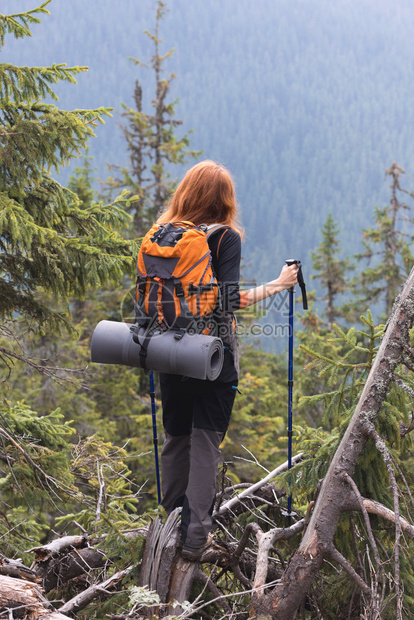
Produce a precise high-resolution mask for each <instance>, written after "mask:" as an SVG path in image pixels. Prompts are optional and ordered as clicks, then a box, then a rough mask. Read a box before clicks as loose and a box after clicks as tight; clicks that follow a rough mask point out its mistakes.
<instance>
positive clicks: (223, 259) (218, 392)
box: [158, 160, 297, 561]
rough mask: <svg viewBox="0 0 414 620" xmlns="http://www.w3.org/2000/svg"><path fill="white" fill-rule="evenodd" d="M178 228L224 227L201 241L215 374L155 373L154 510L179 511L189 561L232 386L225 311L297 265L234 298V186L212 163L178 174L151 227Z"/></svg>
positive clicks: (197, 553) (211, 495) (229, 317)
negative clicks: (218, 346)
mask: <svg viewBox="0 0 414 620" xmlns="http://www.w3.org/2000/svg"><path fill="white" fill-rule="evenodd" d="M178 221H190V222H192V223H193V224H195V225H200V224H207V225H209V224H222V225H223V226H224V227H223V228H221V229H220V228H218V230H216V231H215V232H214V234H212V235H211V236H209V238H208V243H209V247H210V251H211V255H212V266H213V270H214V273H215V275H216V278H217V280H218V283H219V286H220V289H221V298H222V303H221V305H222V310H221V311H220V313H217V315H216V316H215V321H216V324H217V328H218V332H217V333H218V335H219V336H220V337H221V339H222V340H223V344H224V364H223V369H222V371H221V374H220V375H219V377H218V378H217V379H216V380H215V381H208V380H205V381H203V380H200V379H191V378H187V377H185V378H183V377H181V376H178V375H171V374H160V385H161V396H162V407H163V425H164V430H165V441H164V445H163V448H162V454H161V468H162V491H163V500H162V505H163V507H164V508H165V510H166V511H167V513H170V512H172V510H174V508H177V507H178V506H182V513H181V529H182V541H183V547H182V551H181V554H182V556H183V557H184V558H185V559H187V560H192V561H197V560H199V559H200V557H201V555H202V553H203V551H204V549H205V548H206V547H207V546H208V544H209V543H210V538H209V533H210V530H211V528H212V512H213V507H214V501H215V496H216V475H217V466H218V463H219V459H220V450H219V446H220V444H221V442H222V441H223V438H224V436H225V433H226V431H227V429H228V426H229V422H230V416H231V411H232V407H233V403H234V398H235V394H236V390H237V384H238V354H237V340H236V335H235V333H234V328H233V324H234V322H233V318H234V317H233V312H234V311H235V310H239V309H241V308H246V307H247V306H251V305H253V304H256V303H257V302H259V301H262V300H263V299H266V298H267V297H270V296H271V295H275V294H276V293H279V292H280V291H283V290H285V289H288V288H290V287H292V286H294V285H295V284H296V282H297V278H296V274H297V266H296V265H292V266H290V267H288V266H286V265H285V266H284V267H283V269H282V271H281V273H280V275H279V277H278V278H277V279H276V280H272V281H271V282H268V283H267V284H264V285H262V286H258V287H256V288H252V289H250V290H248V291H243V292H240V290H239V280H240V260H241V236H242V230H241V228H240V226H239V224H238V210H237V204H236V197H235V190H234V184H233V180H232V178H231V175H230V173H229V172H228V171H227V170H226V168H224V167H223V166H221V165H219V164H217V163H215V162H213V161H208V160H207V161H202V162H200V163H198V164H196V165H195V166H193V167H192V168H191V169H190V170H189V171H188V172H187V173H186V175H185V176H184V178H183V180H182V181H181V183H180V184H179V185H178V187H177V189H176V191H175V193H174V195H173V197H172V199H171V201H170V203H169V204H168V205H167V207H166V209H165V211H164V212H163V213H162V215H161V217H160V218H159V219H158V223H165V222H178Z"/></svg>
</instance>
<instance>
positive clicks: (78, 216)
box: [0, 2, 136, 362]
mask: <svg viewBox="0 0 414 620" xmlns="http://www.w3.org/2000/svg"><path fill="white" fill-rule="evenodd" d="M47 4H48V2H45V3H43V4H42V5H41V6H40V7H39V8H37V9H34V10H32V11H29V12H26V13H17V14H15V15H11V16H5V15H0V45H3V44H4V40H5V37H6V36H7V35H8V36H10V35H12V36H15V37H16V38H23V37H25V36H28V35H30V34H31V33H30V27H31V26H32V25H33V24H35V23H38V22H39V21H40V20H39V15H42V14H47V13H48V11H47V10H46V8H45V7H46V6H47ZM85 70H86V68H85V67H70V68H69V67H66V65H52V66H50V67H16V66H13V65H11V64H7V63H5V64H1V65H0V144H1V149H0V299H1V301H0V317H1V319H2V320H3V321H5V320H10V319H11V318H13V319H16V317H21V318H22V319H24V320H25V322H26V323H27V324H30V329H32V330H35V331H43V332H45V331H47V330H50V329H52V330H56V329H59V328H61V327H63V326H65V327H66V328H68V329H70V319H69V306H68V301H69V299H70V298H71V297H72V296H76V297H78V298H82V297H83V296H84V295H85V293H86V291H87V290H88V288H89V287H95V288H99V287H101V286H103V285H104V284H105V283H106V282H108V281H110V280H111V279H114V278H116V277H119V276H120V275H121V274H124V273H125V272H131V270H132V269H133V259H132V256H133V255H134V254H135V251H136V249H135V247H134V244H133V243H131V242H127V241H126V240H125V239H124V238H123V237H122V236H121V235H120V233H118V232H117V230H116V229H117V228H118V229H119V228H120V227H122V226H123V227H125V225H126V222H127V221H128V219H129V216H128V214H127V213H126V211H125V207H126V206H127V205H128V201H127V199H126V194H125V193H124V194H123V195H121V196H120V197H118V198H117V199H116V200H115V201H114V202H113V203H112V204H103V203H92V204H89V205H88V206H85V205H84V204H83V203H82V202H81V200H80V199H79V198H78V197H77V196H76V194H75V193H73V192H72V191H70V190H69V189H67V188H64V187H62V186H61V185H60V183H58V182H57V181H56V180H55V179H54V178H53V177H52V173H53V170H54V169H55V170H58V169H59V168H60V166H62V165H65V164H66V163H67V162H68V161H69V160H70V159H71V158H72V157H74V156H77V155H79V154H80V153H81V151H82V149H84V148H85V146H86V143H87V140H88V139H89V138H90V137H91V136H93V135H94V133H93V131H94V127H95V126H96V125H97V124H98V123H103V117H104V116H108V115H110V110H109V109H108V108H98V109H96V110H72V111H66V110H61V109H59V108H58V107H57V106H56V105H55V104H52V103H46V102H45V101H44V99H45V97H48V98H52V99H55V100H56V99H57V97H56V95H55V93H54V90H53V86H54V85H55V84H57V83H58V82H59V81H62V80H63V81H69V82H72V83H75V81H76V80H75V76H76V75H77V74H78V73H79V72H81V71H85ZM39 291H43V292H45V293H47V294H50V295H52V297H53V298H54V300H55V302H56V307H55V308H52V307H51V306H50V305H49V303H48V302H47V301H45V300H44V298H43V297H42V296H41V295H39V294H38V293H39ZM2 335H3V336H5V335H6V332H5V331H4V330H2ZM3 361H6V362H7V352H6V351H5V350H4V349H3Z"/></svg>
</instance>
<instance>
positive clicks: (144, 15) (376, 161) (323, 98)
mask: <svg viewBox="0 0 414 620" xmlns="http://www.w3.org/2000/svg"><path fill="white" fill-rule="evenodd" d="M16 8H18V9H19V10H26V9H28V8H32V4H31V2H30V1H27V0H24V1H22V2H19V6H18V7H17V6H16V2H15V1H14V0H13V1H10V0H5V1H4V2H2V11H3V12H4V13H8V12H13V11H15V10H16ZM168 8H169V12H168V13H167V15H166V16H165V18H164V20H163V23H162V26H161V31H160V36H161V38H162V39H163V44H162V50H161V51H163V52H166V51H168V50H170V49H171V48H174V55H173V56H172V58H171V59H170V60H169V61H168V63H167V64H166V65H165V76H166V77H167V76H168V75H169V73H174V74H176V79H175V80H174V82H173V83H172V85H171V100H173V99H175V98H179V104H178V106H177V108H176V117H177V118H178V119H182V120H183V133H185V132H186V131H189V130H193V134H192V136H191V146H192V148H194V149H196V150H198V149H202V150H203V156H204V157H208V158H211V159H215V160H217V161H219V162H221V163H223V164H224V165H226V166H228V167H229V169H230V170H231V172H232V173H233V175H234V178H235V181H236V183H237V193H238V199H239V202H240V206H241V212H242V221H243V225H244V227H245V230H246V244H245V246H244V256H245V261H246V276H247V277H255V278H257V279H258V280H261V281H264V280H266V279H269V278H271V277H272V276H274V273H275V270H277V268H276V264H277V265H279V264H283V260H284V259H285V258H290V257H292V256H294V257H298V258H300V259H301V260H302V262H303V263H304V265H305V274H306V275H308V277H309V273H310V263H309V259H310V256H309V252H310V251H311V250H312V249H315V247H316V246H317V245H318V243H319V241H320V229H321V227H322V225H323V223H324V221H325V219H326V217H327V215H328V213H329V211H332V212H333V214H334V217H335V219H336V220H337V222H338V224H339V226H340V229H341V236H340V239H341V242H342V245H343V247H344V252H345V253H346V254H347V255H349V254H352V253H354V252H356V251H358V250H359V249H360V238H361V228H362V227H367V226H369V225H370V224H371V222H372V217H373V208H374V206H376V205H378V206H381V205H384V204H386V203H387V201H388V200H389V190H388V186H389V182H388V180H386V179H385V175H384V172H385V169H386V168H387V167H388V166H389V165H390V164H391V163H392V161H393V160H395V161H397V163H399V164H400V165H401V166H402V167H403V168H404V169H405V170H406V178H405V180H404V187H406V188H407V189H412V188H413V187H414V172H413V154H412V114H411V113H412V109H413V106H414V91H413V89H412V86H411V84H412V72H413V71H414V49H413V45H412V37H411V33H412V31H413V25H414V23H413V22H414V13H413V11H412V6H411V5H410V2H409V0H399V1H398V2H393V3H391V2H388V1H386V0H378V1H377V0H372V1H371V0H362V1H361V2H349V1H345V0H344V1H342V0H339V2H334V3H333V2H327V1H326V0H315V1H314V2H309V1H307V0H297V1H295V2H290V1H288V0H278V1H277V2H273V1H272V0H260V1H257V2H252V1H251V0H240V1H237V2H231V1H227V2H222V1H220V0H209V1H208V2H187V1H186V0H171V2H169V3H168ZM49 9H50V12H51V15H50V16H49V17H47V18H45V19H43V22H42V25H41V26H39V27H37V28H35V29H34V32H33V36H32V37H31V38H30V39H26V40H25V42H24V44H21V42H20V41H17V40H14V39H13V38H11V37H9V38H8V39H7V41H6V44H5V47H4V49H3V50H2V61H3V62H13V63H15V64H21V65H25V64H26V65H29V66H31V65H37V66H47V65H49V64H52V63H58V62H65V63H67V64H68V66H73V65H80V66H84V65H86V66H88V67H89V70H88V72H87V73H86V74H81V75H79V76H78V78H77V81H78V85H77V86H73V85H70V84H59V85H58V86H57V89H56V92H57V94H58V95H59V98H60V106H61V107H62V108H64V109H74V108H92V109H93V108H96V107H98V106H102V105H103V106H109V107H113V108H114V110H115V111H120V108H121V106H120V104H121V102H124V103H126V104H127V105H131V104H132V94H133V85H134V81H135V79H136V78H137V77H139V79H140V81H141V83H142V85H143V91H144V98H146V101H147V103H148V104H149V102H150V99H151V98H152V92H153V91H152V90H151V84H152V80H153V76H152V74H151V72H150V71H148V72H146V71H145V70H138V68H137V67H136V66H135V65H134V64H133V63H132V62H131V61H130V60H129V58H130V57H135V58H138V59H139V60H141V61H143V62H145V61H147V59H148V58H149V57H150V55H151V53H152V50H151V42H150V40H149V39H148V37H145V36H144V35H143V34H142V31H143V30H148V29H151V26H152V25H153V23H154V19H155V14H154V7H153V6H152V3H151V2H150V1H147V0H139V1H137V0H122V2H118V3H114V2H112V1H111V0H88V2H87V3H85V2H81V1H80V0H72V1H71V2H64V1H62V0H54V2H53V4H52V5H51V6H50V7H49ZM119 120H120V119H119V117H118V116H117V114H116V112H115V113H114V117H113V118H112V119H107V120H106V125H105V127H100V128H99V130H98V131H97V132H96V133H97V137H96V138H95V139H93V140H91V141H90V155H92V156H93V167H94V168H96V169H97V172H96V176H97V177H99V178H101V179H102V180H104V179H105V178H106V176H107V175H108V171H107V170H106V163H107V162H109V163H111V164H117V165H123V164H125V163H127V153H126V148H125V141H124V140H123V137H122V134H121V132H120V130H119V127H118V123H119ZM181 173H182V170H180V169H179V168H178V169H177V168H176V169H175V171H174V176H176V177H179V176H180V175H181ZM62 176H63V178H64V179H67V178H68V173H67V172H63V173H62Z"/></svg>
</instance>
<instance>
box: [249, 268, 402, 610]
mask: <svg viewBox="0 0 414 620" xmlns="http://www.w3.org/2000/svg"><path fill="white" fill-rule="evenodd" d="M413 322H414V270H412V271H411V273H410V276H409V278H408V280H407V282H406V284H405V286H404V289H403V291H402V293H401V296H400V297H399V298H398V299H397V301H396V303H395V305H394V309H393V313H392V315H391V318H390V320H389V322H388V324H387V328H386V331H385V335H384V337H383V340H382V343H381V346H380V348H379V351H378V354H377V356H376V358H375V360H374V364H373V366H372V368H371V372H370V374H369V376H368V379H367V382H366V384H365V387H364V390H363V392H362V394H361V397H360V399H359V402H358V405H357V407H356V409H355V412H354V414H353V416H352V418H351V421H350V423H349V425H348V428H347V430H346V432H345V434H344V436H343V438H342V441H341V443H340V445H339V447H338V449H337V451H336V453H335V455H334V457H333V459H332V462H331V464H330V466H329V469H328V472H327V474H326V477H325V479H324V481H323V483H322V487H321V491H320V493H319V496H318V499H317V501H316V504H315V508H314V511H313V514H312V517H311V519H310V522H309V525H308V528H307V530H306V532H305V534H304V537H303V539H302V542H301V544H300V546H299V548H298V550H297V551H296V552H295V554H294V555H293V557H292V559H291V561H290V563H289V565H288V567H287V569H286V571H285V573H284V574H283V576H282V579H281V580H280V583H279V584H278V585H277V586H276V587H275V589H274V590H273V591H272V592H271V593H270V594H267V595H259V594H256V595H254V596H253V597H252V609H251V613H255V614H256V617H257V618H260V617H262V618H265V617H267V618H272V619H273V620H293V618H294V617H295V615H296V613H297V610H298V608H299V606H300V605H301V603H302V602H303V601H304V599H305V597H306V593H307V592H308V590H309V588H310V586H311V584H312V582H313V581H314V579H315V577H316V576H317V574H318V571H319V570H320V568H321V566H322V564H323V562H324V559H325V558H328V557H330V555H331V553H332V551H331V550H332V548H333V540H334V535H335V531H336V527H337V524H338V521H339V518H340V516H341V514H342V512H343V511H344V510H346V509H347V504H348V503H349V501H352V499H353V498H352V495H351V493H352V491H351V489H350V487H349V485H348V483H347V482H346V474H347V475H348V476H352V475H353V473H354V470H355V466H356V464H357V461H358V458H359V456H360V454H361V452H362V450H363V449H364V446H365V444H366V442H367V439H368V433H369V431H370V429H371V428H372V425H373V423H374V422H375V420H376V418H377V416H378V413H379V411H380V409H381V407H382V404H383V402H384V399H385V397H386V395H387V392H388V389H389V386H390V383H391V381H392V379H393V374H394V371H395V369H396V367H397V366H398V364H399V363H400V362H401V359H402V354H403V344H404V343H408V340H409V331H410V328H411V327H412V325H413Z"/></svg>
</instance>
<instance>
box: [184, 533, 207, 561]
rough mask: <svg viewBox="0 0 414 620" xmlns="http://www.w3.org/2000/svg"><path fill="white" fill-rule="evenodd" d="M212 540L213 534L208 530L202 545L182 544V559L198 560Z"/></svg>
mask: <svg viewBox="0 0 414 620" xmlns="http://www.w3.org/2000/svg"><path fill="white" fill-rule="evenodd" d="M212 542H213V534H212V533H211V532H210V533H209V535H208V537H207V540H206V542H205V543H204V545H202V547H190V546H189V545H183V548H182V549H181V557H182V558H184V560H188V561H189V562H198V561H199V560H200V559H201V556H202V555H203V553H204V551H206V549H208V547H210V545H211V543H212Z"/></svg>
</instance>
